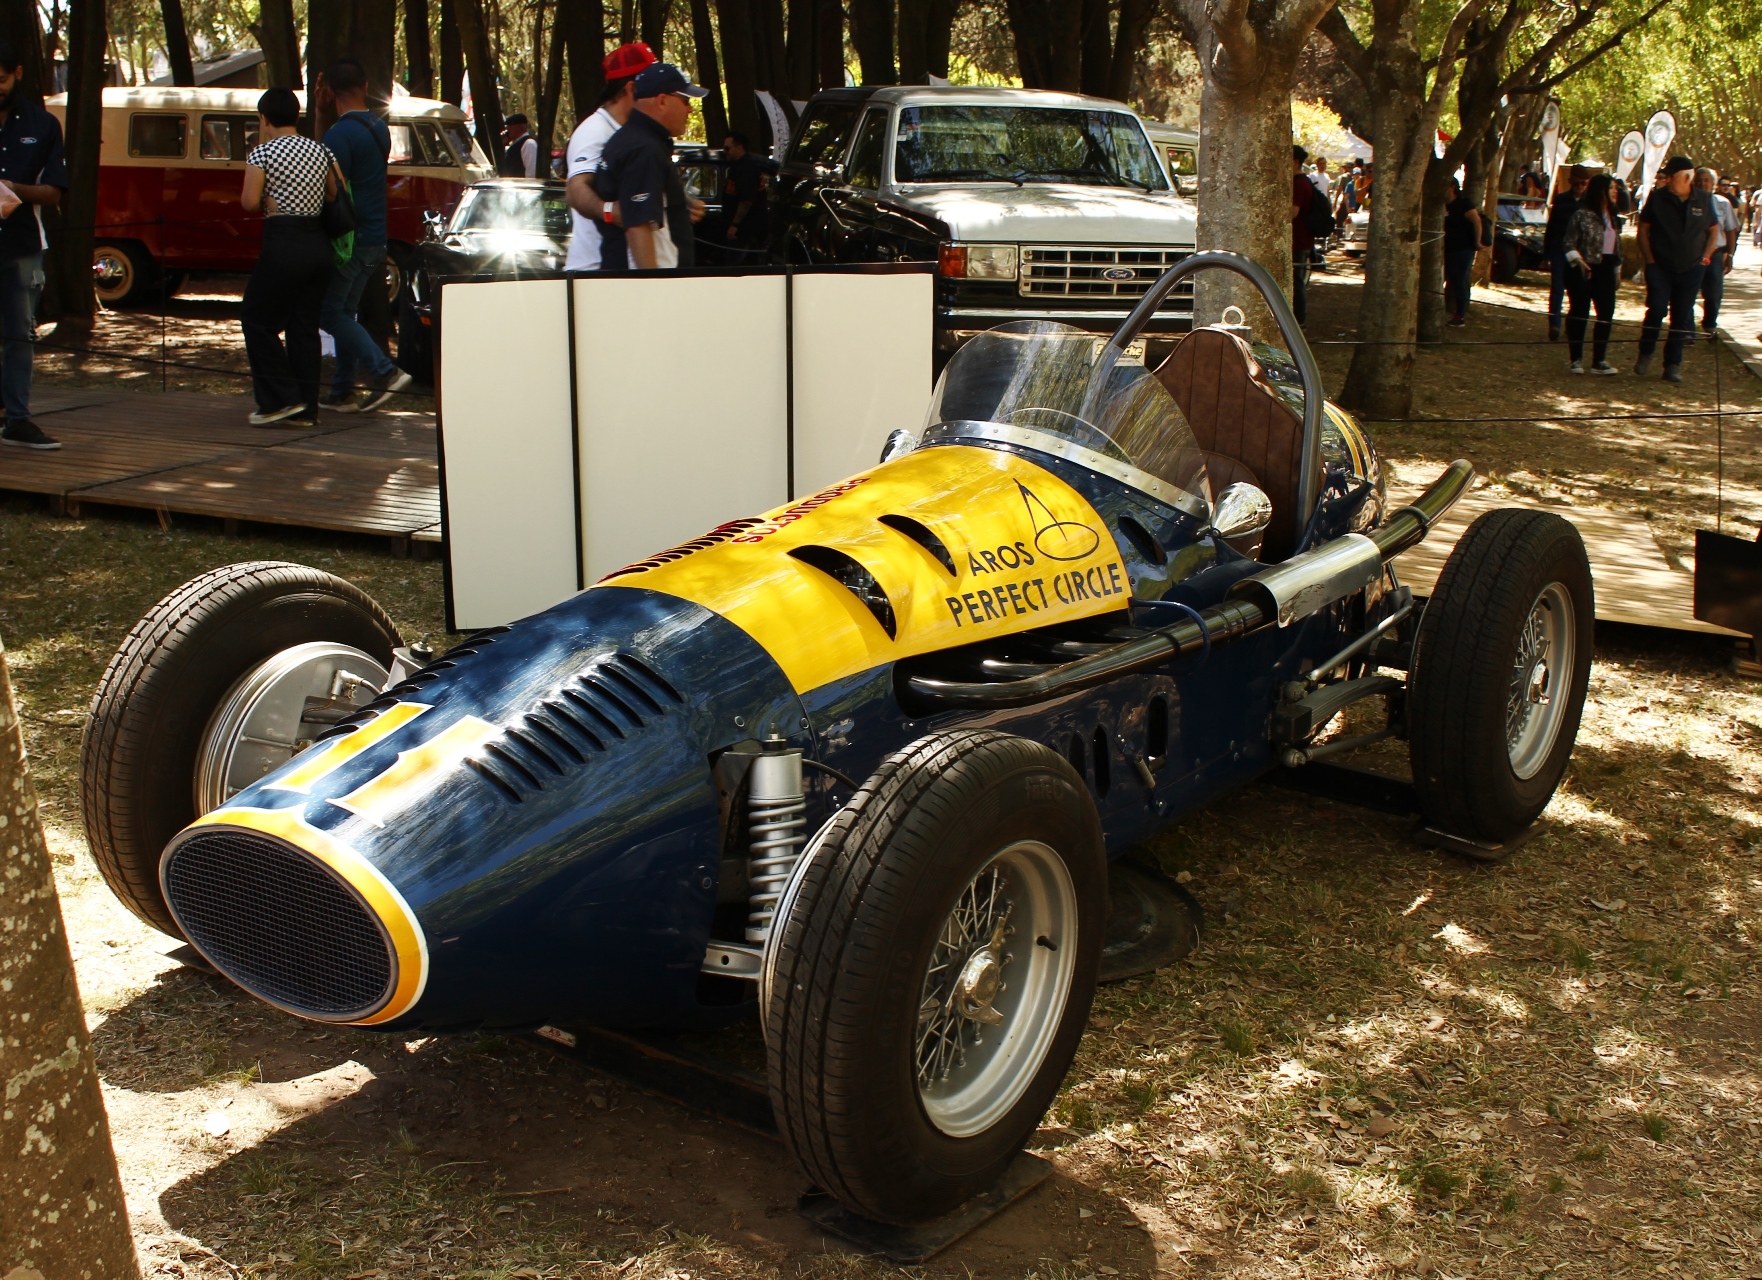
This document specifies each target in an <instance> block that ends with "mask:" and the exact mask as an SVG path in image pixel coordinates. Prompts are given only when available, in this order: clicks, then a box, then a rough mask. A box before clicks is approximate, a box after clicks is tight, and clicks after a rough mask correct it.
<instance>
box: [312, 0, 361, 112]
mask: <svg viewBox="0 0 1762 1280" xmlns="http://www.w3.org/2000/svg"><path fill="white" fill-rule="evenodd" d="M352 17H353V10H352V8H351V6H350V5H349V3H348V0H308V3H307V5H306V84H307V85H308V86H309V87H310V88H311V90H312V94H311V97H309V98H308V99H307V102H306V127H307V128H309V129H310V130H312V136H313V137H314V138H322V137H323V136H324V134H325V131H326V130H328V129H329V128H330V126H331V125H332V124H334V123H335V122H336V115H335V113H334V112H333V111H332V110H331V108H330V107H328V106H326V105H325V104H324V103H323V102H322V100H321V96H322V95H320V94H319V92H318V88H319V85H320V83H321V81H320V78H321V77H322V76H323V75H324V69H325V68H326V67H328V66H329V65H330V64H331V63H332V62H335V61H336V60H337V59H338V58H340V57H342V56H343V55H344V54H346V53H348V52H349V24H350V19H351V18H352Z"/></svg>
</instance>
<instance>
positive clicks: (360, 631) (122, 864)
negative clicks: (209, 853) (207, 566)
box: [80, 561, 399, 937]
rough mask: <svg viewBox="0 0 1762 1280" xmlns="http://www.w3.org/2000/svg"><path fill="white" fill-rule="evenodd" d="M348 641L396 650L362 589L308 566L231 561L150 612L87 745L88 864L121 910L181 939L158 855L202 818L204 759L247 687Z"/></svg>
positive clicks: (125, 648) (99, 697)
mask: <svg viewBox="0 0 1762 1280" xmlns="http://www.w3.org/2000/svg"><path fill="white" fill-rule="evenodd" d="M321 641H329V642H332V643H334V644H341V645H347V646H350V647H352V648H354V649H357V650H360V651H361V652H362V653H364V654H366V655H368V656H370V657H371V658H373V659H374V660H375V661H376V662H378V663H379V665H380V666H381V667H384V668H387V669H389V668H390V667H391V664H392V650H393V649H394V648H395V647H396V646H397V645H398V644H399V639H398V632H397V628H396V627H395V626H393V625H392V620H391V619H390V618H389V617H387V616H386V614H385V611H384V610H382V609H381V608H380V607H379V606H378V605H377V604H375V603H374V602H373V601H372V599H371V598H369V597H368V595H367V594H366V593H365V592H363V591H362V590H360V589H359V588H358V587H355V586H352V585H351V584H349V583H347V582H344V581H343V580H342V579H341V578H338V577H336V576H334V575H332V574H328V573H324V572H321V571H320V570H317V569H309V568H307V567H306V566H304V565H297V564H282V563H278V562H274V561H258V562H253V563H247V564H234V565H227V566H226V567H224V568H221V569H215V570H213V571H211V572H209V573H205V574H203V575H202V576H201V577H199V578H195V579H192V580H191V581H189V582H186V583H185V584H184V585H183V586H181V587H179V588H178V589H177V590H175V591H173V592H172V593H171V594H170V595H168V596H166V597H165V598H164V599H163V600H161V601H160V602H159V603H158V604H156V605H154V606H153V607H152V608H151V609H149V610H148V611H147V614H146V616H145V617H143V618H142V619H141V620H140V621H139V622H138V623H136V624H135V627H134V630H132V631H131V632H129V634H128V638H127V639H126V640H124V641H123V642H122V646H121V647H120V648H119V649H117V651H116V655H115V656H114V657H113V658H111V660H110V665H109V667H108V668H106V670H105V672H104V678H103V679H102V680H101V681H100V682H99V684H98V692H97V693H96V694H95V695H94V696H93V698H92V710H91V715H90V717H89V718H88V719H87V722H86V731H85V736H84V738H83V740H82V741H81V744H80V804H81V808H82V810H83V812H84V816H85V826H86V839H87V841H88V842H89V843H90V845H91V849H92V857H93V859H94V861H96V862H97V864H98V869H99V870H100V871H101V872H102V873H103V875H104V879H105V881H106V883H108V884H109V886H110V888H111V891H112V892H114V893H115V894H116V896H117V897H118V898H120V899H121V900H122V903H123V905H124V906H126V907H128V908H129V910H131V911H133V912H134V913H135V914H136V915H137V916H139V917H140V918H141V919H142V920H144V921H146V923H148V924H150V925H152V926H153V927H154V928H155V929H158V930H160V931H161V932H163V933H169V934H171V935H173V936H174V937H181V936H182V935H181V933H180V932H179V930H178V928H177V925H176V923H175V921H174V920H173V919H172V915H171V911H170V909H169V908H168V907H167V906H166V904H165V898H164V896H163V895H162V894H161V892H160V888H159V855H160V853H161V852H162V851H163V850H164V848H165V845H166V843H167V842H168V841H170V839H171V837H172V836H174V835H176V834H177V833H178V831H180V830H182V829H183V828H184V827H185V826H188V825H189V824H190V823H191V822H193V821H194V820H195V819H196V818H197V817H199V816H200V815H199V814H198V813H197V805H196V794H195V793H196V774H197V768H198V756H199V753H200V751H201V748H202V745H203V741H204V737H205V735H206V734H207V731H208V728H209V725H210V722H211V721H212V720H214V718H215V713H216V711H217V710H219V709H220V708H221V706H222V704H223V703H224V702H225V701H226V700H227V697H228V694H229V693H230V692H232V691H233V690H235V688H236V687H237V686H238V685H239V683H240V681H241V680H242V679H243V678H244V677H245V676H247V675H249V674H250V673H252V672H253V671H255V670H257V669H258V668H260V667H261V666H262V665H263V664H264V663H265V662H267V661H268V660H270V659H272V658H274V657H275V656H276V655H278V654H281V653H284V652H286V651H287V650H289V649H292V648H294V647H295V646H298V645H302V644H311V643H314V642H321Z"/></svg>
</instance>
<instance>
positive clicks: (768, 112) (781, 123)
mask: <svg viewBox="0 0 1762 1280" xmlns="http://www.w3.org/2000/svg"><path fill="white" fill-rule="evenodd" d="M753 92H754V93H755V94H756V95H758V99H759V106H760V107H762V108H764V112H765V119H767V120H769V121H770V122H771V155H772V156H773V157H775V158H777V159H782V157H783V150H784V148H785V147H787V146H788V145H789V117H788V116H786V115H784V114H783V104H782V103H781V102H778V101H777V99H776V98H775V97H774V96H773V95H772V94H771V92H770V90H768V89H754V90H753Z"/></svg>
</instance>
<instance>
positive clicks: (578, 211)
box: [563, 41, 656, 271]
mask: <svg viewBox="0 0 1762 1280" xmlns="http://www.w3.org/2000/svg"><path fill="white" fill-rule="evenodd" d="M655 62H656V58H655V55H654V53H653V52H651V51H650V49H649V47H648V46H647V45H646V44H643V43H641V42H640V41H639V42H637V43H635V44H621V45H619V46H618V47H617V48H616V49H614V50H612V52H610V53H608V54H607V55H606V56H605V59H604V60H603V61H602V62H601V63H600V65H601V67H603V68H604V69H605V73H606V87H605V88H604V89H603V90H602V91H601V93H600V105H599V110H597V111H595V112H594V113H593V114H592V115H591V116H589V117H588V118H587V119H585V120H583V121H582V122H581V123H580V124H578V125H577V126H575V132H574V133H572V134H570V135H569V171H568V176H569V185H568V188H567V191H566V193H565V198H566V199H567V200H568V202H569V220H570V223H571V224H572V226H571V230H570V234H569V256H568V258H567V259H565V260H564V263H563V269H564V270H565V271H598V270H599V269H600V229H599V225H598V224H599V223H600V221H601V220H603V219H607V218H611V219H616V218H617V216H618V211H617V206H616V205H612V206H609V207H608V206H607V204H606V202H605V201H603V200H601V199H600V197H599V196H598V195H597V194H596V193H595V192H594V189H593V175H594V173H595V172H596V171H597V170H598V169H599V167H600V156H601V154H602V153H603V152H604V151H605V149H606V143H608V142H610V141H611V140H612V135H613V134H614V133H617V132H618V130H620V129H622V128H623V127H624V122H625V121H626V120H628V119H630V113H631V111H632V110H633V109H634V107H635V101H636V100H635V97H634V92H635V89H634V87H635V84H636V77H637V75H638V74H640V73H641V72H642V71H643V70H644V69H645V68H648V67H652V66H653V65H654V64H655ZM619 265H622V264H619Z"/></svg>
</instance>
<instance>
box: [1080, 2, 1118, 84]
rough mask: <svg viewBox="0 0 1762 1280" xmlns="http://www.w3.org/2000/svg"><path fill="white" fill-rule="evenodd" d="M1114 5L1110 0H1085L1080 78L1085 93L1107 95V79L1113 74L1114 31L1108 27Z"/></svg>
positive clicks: (1082, 21)
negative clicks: (1109, 16)
mask: <svg viewBox="0 0 1762 1280" xmlns="http://www.w3.org/2000/svg"><path fill="white" fill-rule="evenodd" d="M1111 9H1112V5H1110V4H1109V3H1108V0H1082V6H1081V13H1080V15H1079V19H1078V20H1079V21H1080V22H1081V23H1082V28H1083V30H1082V46H1083V65H1082V69H1081V71H1080V73H1079V77H1080V81H1081V83H1082V86H1083V92H1084V93H1089V94H1094V95H1095V96H1096V97H1098V98H1100V97H1105V96H1107V83H1108V81H1109V80H1110V79H1111V78H1112V76H1113V33H1112V32H1111V31H1110V30H1109V29H1108V15H1109V13H1110V11H1111Z"/></svg>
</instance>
